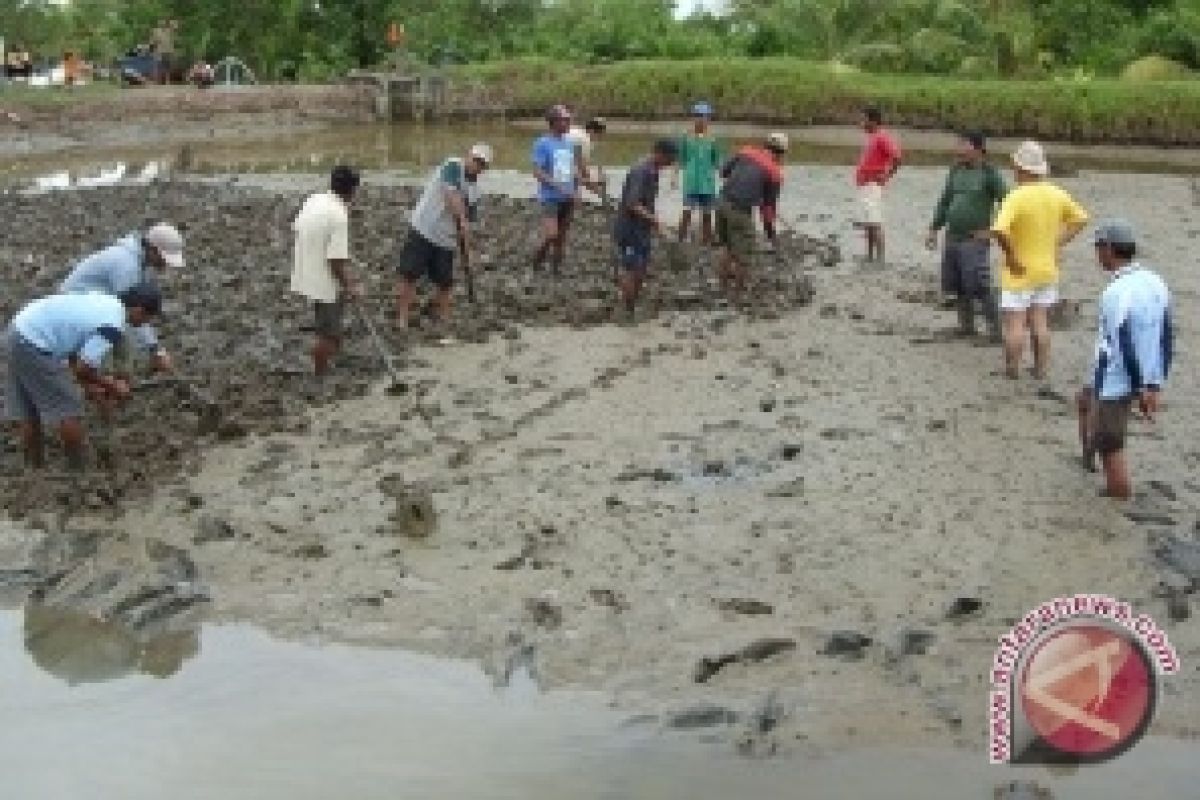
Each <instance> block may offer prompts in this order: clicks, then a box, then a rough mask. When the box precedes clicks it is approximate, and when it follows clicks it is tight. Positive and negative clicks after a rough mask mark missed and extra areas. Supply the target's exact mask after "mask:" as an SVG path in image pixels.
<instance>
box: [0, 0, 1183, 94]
mask: <svg viewBox="0 0 1200 800" xmlns="http://www.w3.org/2000/svg"><path fill="white" fill-rule="evenodd" d="M164 19H176V20H178V21H179V23H180V30H179V36H178V43H177V45H176V49H177V52H178V53H179V54H180V55H181V56H183V57H184V58H204V59H207V60H216V59H219V58H222V57H224V56H227V55H233V56H237V57H239V58H241V59H243V60H244V61H246V62H247V63H248V64H249V65H250V66H251V68H253V69H254V70H255V71H256V72H257V73H258V74H259V75H260V76H264V77H266V78H268V79H276V80H280V79H282V80H289V79H291V80H322V79H327V78H330V77H334V76H336V75H340V74H343V73H344V72H345V71H347V70H349V69H352V68H355V67H371V66H374V65H377V64H379V63H381V62H382V61H384V60H385V59H386V58H387V57H388V55H389V53H391V52H392V51H393V50H394V48H393V47H392V45H391V44H390V43H389V41H388V35H387V32H388V27H389V24H390V23H393V22H395V23H397V24H398V25H400V26H402V27H403V49H404V50H405V51H406V52H407V53H408V54H409V56H410V57H412V58H415V59H418V60H419V61H421V62H424V63H448V62H449V63H454V62H480V61H496V60H504V59H514V58H528V57H542V58H548V59H556V60H563V61H570V62H572V63H583V64H587V63H608V62H615V61H623V60H630V59H673V60H685V59H700V58H719V57H724V56H743V57H767V56H792V57H799V58H804V59H810V60H814V61H826V62H840V63H844V64H847V65H851V66H854V67H858V68H861V69H865V70H870V71H874V72H898V73H926V74H946V75H959V76H965V77H976V76H978V77H987V76H997V75H999V76H1017V77H1021V76H1036V75H1044V74H1055V73H1062V72H1078V71H1083V72H1086V73H1094V74H1099V75H1104V74H1118V73H1119V72H1120V71H1121V70H1122V69H1123V68H1125V67H1126V65H1128V64H1129V63H1130V62H1133V61H1135V60H1136V59H1139V58H1142V57H1145V56H1160V57H1162V58H1164V59H1169V60H1170V61H1171V62H1174V64H1176V65H1178V66H1177V67H1176V66H1172V68H1173V69H1178V71H1179V72H1180V73H1181V74H1183V73H1184V71H1185V70H1188V69H1198V68H1200V0H728V6H727V7H726V8H725V9H724V10H723V13H720V14H713V13H709V12H701V13H696V14H693V15H691V16H688V17H686V18H683V19H679V18H677V15H676V14H675V8H674V3H673V2H671V0H203V2H196V0H72V2H71V3H69V4H66V5H59V4H55V3H51V2H47V0H0V36H2V37H4V39H5V40H6V41H7V43H8V44H9V45H12V44H15V43H22V44H24V45H25V47H26V48H27V49H29V50H30V51H31V52H33V53H34V54H35V56H41V57H55V56H57V55H61V53H62V52H63V51H66V50H72V51H74V52H77V53H82V55H83V56H84V57H85V58H87V59H89V60H92V61H94V62H98V63H110V62H111V61H112V60H113V59H115V58H117V57H118V56H120V55H122V54H124V53H125V52H127V51H129V50H130V49H132V48H133V47H134V46H136V45H137V44H139V43H142V42H145V41H147V40H148V38H149V34H150V31H151V29H152V28H153V27H154V26H155V25H157V24H158V23H159V22H160V21H161V20H164Z"/></svg>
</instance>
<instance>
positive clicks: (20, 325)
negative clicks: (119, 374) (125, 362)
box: [12, 294, 125, 358]
mask: <svg viewBox="0 0 1200 800" xmlns="http://www.w3.org/2000/svg"><path fill="white" fill-rule="evenodd" d="M124 326H125V307H124V306H123V305H122V304H121V301H120V300H118V299H117V298H115V297H112V296H111V295H106V294H56V295H51V296H49V297H43V298H41V299H38V300H34V301H33V302H31V303H29V304H28V305H27V306H25V308H23V309H21V311H20V312H19V313H18V314H17V316H16V317H14V318H13V321H12V327H13V329H14V330H16V332H17V333H19V334H20V335H21V337H22V338H23V339H25V341H27V342H29V343H30V344H31V345H33V346H34V347H36V348H37V349H39V350H41V351H43V352H45V353H48V354H50V355H52V356H54V357H56V358H67V357H68V356H70V355H74V354H75V353H76V352H78V351H79V349H80V348H81V347H82V346H83V344H84V343H85V342H86V341H87V340H88V339H89V338H90V337H92V336H93V335H94V334H96V333H98V332H99V333H101V334H102V335H104V336H105V338H107V339H109V341H110V342H115V341H117V340H119V339H120V338H121V333H122V330H123V329H124Z"/></svg>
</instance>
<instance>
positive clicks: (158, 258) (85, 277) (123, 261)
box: [59, 222, 184, 372]
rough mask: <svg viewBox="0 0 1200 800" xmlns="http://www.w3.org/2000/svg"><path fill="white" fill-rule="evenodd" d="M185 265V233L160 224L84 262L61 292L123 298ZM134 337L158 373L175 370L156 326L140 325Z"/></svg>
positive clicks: (119, 241) (123, 240) (63, 285)
mask: <svg viewBox="0 0 1200 800" xmlns="http://www.w3.org/2000/svg"><path fill="white" fill-rule="evenodd" d="M183 266H184V259H183V234H181V233H180V232H179V230H178V229H177V228H176V227H175V226H174V225H170V224H168V223H165V222H160V223H159V224H157V225H155V226H153V227H152V228H150V229H149V230H147V231H146V232H145V233H132V234H130V235H128V236H126V237H125V238H123V239H120V240H118V241H117V242H116V243H115V244H112V245H110V246H109V247H106V248H104V249H103V250H100V251H98V252H96V253H93V254H92V255H90V256H88V257H86V258H84V259H83V260H81V261H80V262H79V263H77V264H76V265H75V266H74V267H73V268H72V269H71V274H70V275H68V276H67V278H66V280H64V281H63V282H62V285H61V286H60V287H59V291H60V292H62V293H63V294H81V293H87V292H99V293H101V294H107V295H110V296H112V297H120V296H121V295H123V294H125V292H128V291H129V290H130V289H132V288H133V287H134V286H138V285H140V284H143V283H151V284H156V283H157V277H156V275H155V273H161V272H163V271H165V270H166V268H167V267H173V268H180V267H183ZM134 338H135V340H136V342H137V344H138V345H139V346H140V347H141V349H142V350H143V351H145V352H146V353H147V354H149V355H150V357H151V364H152V365H153V366H154V368H155V369H156V370H159V371H163V372H165V371H168V370H170V369H171V366H172V364H171V356H170V354H168V353H167V351H166V349H164V348H163V347H162V345H160V344H159V342H158V332H157V331H155V329H154V327H153V326H151V325H141V326H138V327H137V328H135V329H134ZM123 356H124V353H120V354H118V357H122V358H123Z"/></svg>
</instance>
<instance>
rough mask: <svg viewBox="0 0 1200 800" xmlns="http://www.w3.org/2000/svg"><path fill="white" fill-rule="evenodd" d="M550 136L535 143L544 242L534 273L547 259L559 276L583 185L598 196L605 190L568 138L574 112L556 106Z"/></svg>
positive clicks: (549, 119) (548, 115)
mask: <svg viewBox="0 0 1200 800" xmlns="http://www.w3.org/2000/svg"><path fill="white" fill-rule="evenodd" d="M546 122H547V123H548V124H549V125H550V132H549V133H548V134H546V135H544V136H541V137H539V138H538V140H537V141H536V142H534V143H533V177H534V178H536V179H537V182H538V195H537V196H538V205H539V206H540V207H541V216H542V241H541V244H539V245H538V249H537V251H536V252H535V253H534V255H533V266H534V269H541V267H542V264H544V263H545V261H546V257H547V256H548V255H550V254H551V252H553V257H552V261H551V265H552V269H553V271H554V274H555V275H558V274H559V272H560V271H561V269H562V263H563V255H564V253H565V251H566V243H567V231H568V230H569V229H570V227H571V217H572V216H573V214H574V212H575V193H576V188H577V187H578V186H580V185H583V186H586V187H587V188H589V189H591V190H592V191H593V192H596V193H597V194H598V193H600V192H601V191H602V190H603V186H602V185H599V184H597V183H594V182H592V181H590V180H588V178H587V176H586V175H584V174H583V168H582V164H581V163H580V154H579V150H578V148H577V147H576V145H575V142H574V141H572V140H571V138H570V137H569V136H568V135H567V134H568V132H569V131H570V130H571V111H570V110H569V109H568V108H567V107H566V106H564V105H556V106H553V107H551V108H550V110H549V111H547V112H546Z"/></svg>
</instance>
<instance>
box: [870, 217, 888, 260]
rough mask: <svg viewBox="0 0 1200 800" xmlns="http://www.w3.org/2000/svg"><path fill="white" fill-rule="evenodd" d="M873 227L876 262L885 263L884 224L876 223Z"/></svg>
mask: <svg viewBox="0 0 1200 800" xmlns="http://www.w3.org/2000/svg"><path fill="white" fill-rule="evenodd" d="M872 227H874V228H875V262H876V263H877V264H882V263H884V254H883V244H884V239H885V237H884V235H883V226H882V225H874V226H872Z"/></svg>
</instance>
